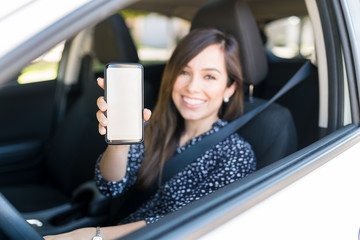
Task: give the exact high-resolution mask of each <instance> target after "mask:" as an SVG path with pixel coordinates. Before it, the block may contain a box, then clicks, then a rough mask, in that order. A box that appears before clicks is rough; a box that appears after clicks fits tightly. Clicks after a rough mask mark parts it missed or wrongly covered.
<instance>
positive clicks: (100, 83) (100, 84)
mask: <svg viewBox="0 0 360 240" xmlns="http://www.w3.org/2000/svg"><path fill="white" fill-rule="evenodd" d="M97 83H98V85H99V86H100V87H101V88H102V89H104V79H103V78H97Z"/></svg>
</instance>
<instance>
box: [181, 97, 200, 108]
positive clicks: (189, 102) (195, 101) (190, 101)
mask: <svg viewBox="0 0 360 240" xmlns="http://www.w3.org/2000/svg"><path fill="white" fill-rule="evenodd" d="M182 99H183V101H184V104H185V105H186V106H187V107H189V108H196V107H199V106H200V105H201V104H203V103H205V100H203V99H199V98H191V97H186V96H183V97H182Z"/></svg>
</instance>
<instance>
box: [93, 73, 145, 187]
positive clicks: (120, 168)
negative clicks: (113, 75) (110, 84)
mask: <svg viewBox="0 0 360 240" xmlns="http://www.w3.org/2000/svg"><path fill="white" fill-rule="evenodd" d="M97 81H98V85H99V86H100V87H101V88H102V89H104V79H103V78H98V80H97ZM97 106H98V108H99V111H98V112H97V113H96V117H97V119H98V121H99V133H100V135H105V134H106V126H107V125H108V120H107V118H106V116H105V112H106V110H107V103H106V101H105V99H104V97H99V98H98V99H97ZM150 116H151V111H150V110H148V109H144V121H148V120H149V118H150ZM129 147H130V145H109V146H108V147H107V148H106V150H105V152H104V154H103V156H102V158H101V160H100V173H101V175H102V176H103V178H105V179H106V180H108V181H110V182H118V181H120V180H122V179H123V178H124V177H125V175H126V163H127V155H128V152H129Z"/></svg>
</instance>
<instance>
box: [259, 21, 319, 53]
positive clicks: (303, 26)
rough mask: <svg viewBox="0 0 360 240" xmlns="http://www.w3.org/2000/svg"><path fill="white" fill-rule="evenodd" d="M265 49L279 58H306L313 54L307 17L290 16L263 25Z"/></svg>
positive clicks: (312, 41) (311, 37)
mask: <svg viewBox="0 0 360 240" xmlns="http://www.w3.org/2000/svg"><path fill="white" fill-rule="evenodd" d="M264 31H265V35H266V48H267V50H269V51H270V52H271V53H273V54H274V55H275V56H277V57H280V58H286V59H291V58H298V57H301V58H307V59H310V58H311V55H312V53H313V52H314V45H315V44H314V34H313V30H312V26H311V22H310V19H309V17H307V16H306V17H297V16H291V17H286V18H281V19H277V20H275V21H271V22H269V23H267V24H266V25H265V28H264Z"/></svg>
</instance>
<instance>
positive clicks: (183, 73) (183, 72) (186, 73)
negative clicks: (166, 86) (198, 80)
mask: <svg viewBox="0 0 360 240" xmlns="http://www.w3.org/2000/svg"><path fill="white" fill-rule="evenodd" d="M180 75H187V76H188V75H190V73H189V72H188V71H185V70H182V71H181V72H180Z"/></svg>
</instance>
